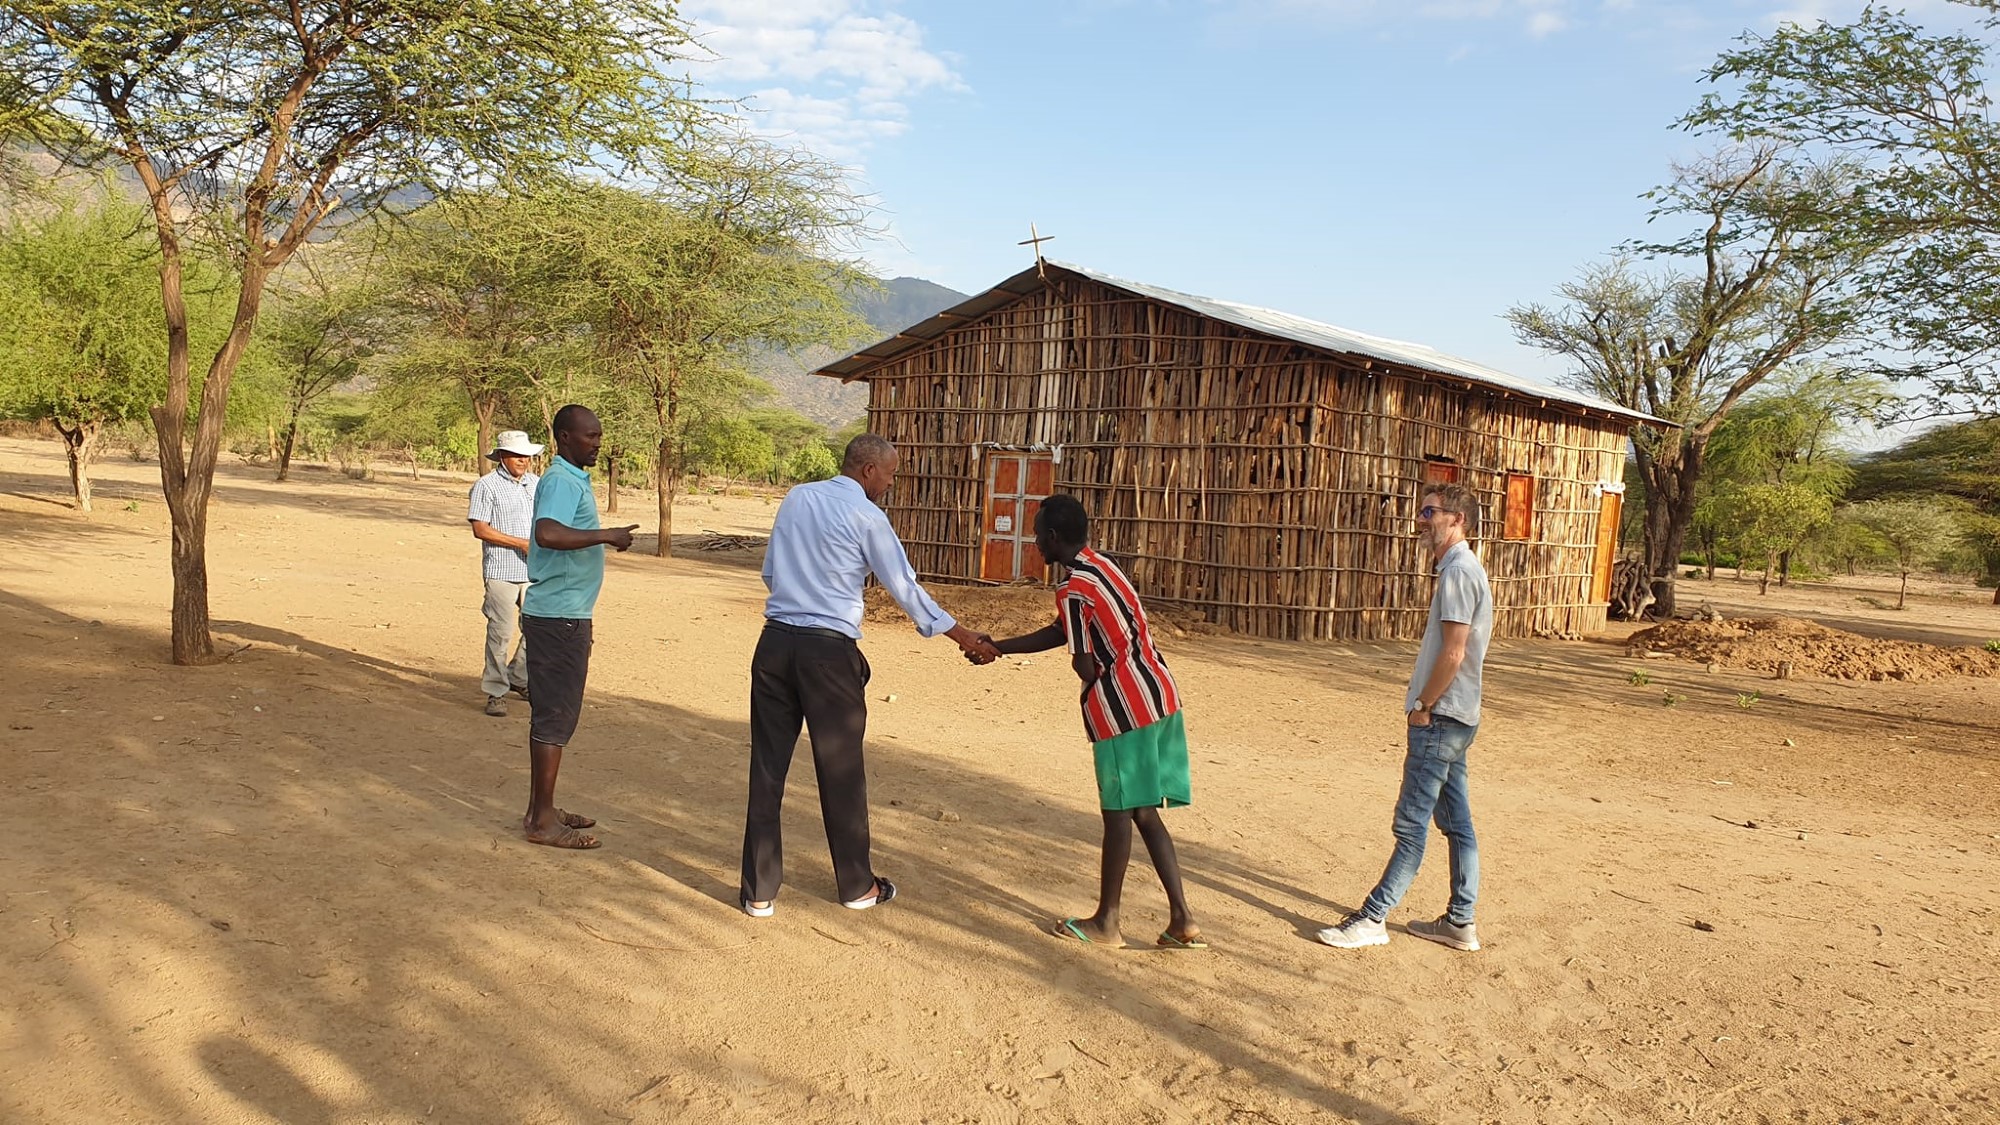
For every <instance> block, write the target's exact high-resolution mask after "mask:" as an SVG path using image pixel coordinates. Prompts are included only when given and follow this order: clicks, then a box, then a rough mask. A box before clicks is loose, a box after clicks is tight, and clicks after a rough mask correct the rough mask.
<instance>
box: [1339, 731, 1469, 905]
mask: <svg viewBox="0 0 2000 1125" xmlns="http://www.w3.org/2000/svg"><path fill="white" fill-rule="evenodd" d="M1409 730H1410V750H1409V753H1408V754H1407V755H1406V756H1405V757H1404V758H1403V791H1402V793H1400V794H1399V795H1398V796H1397V797H1396V819H1395V821H1394V824H1393V831H1394V832H1395V834H1396V850H1395V852H1394V854H1392V855H1390V856H1389V866H1388V867H1387V868H1386V869H1385V870H1383V872H1382V880H1381V882H1379V883H1376V884H1375V889H1374V890H1372V891H1370V892H1368V899H1367V901H1365V902H1363V903H1362V904H1361V913H1363V914H1365V915H1367V916H1368V917H1370V918H1373V919H1374V920H1376V921H1378V922H1379V921H1381V920H1383V919H1384V918H1387V917H1388V916H1389V911H1390V910H1391V909H1393V908H1394V907H1395V905H1396V904H1397V903H1399V902H1401V901H1403V895H1404V894H1405V893H1407V892H1408V891H1409V889H1410V883H1411V882H1412V881H1413V880H1415V879H1416V877H1417V868H1418V867H1419V866H1420V865H1422V863H1423V862H1424V840H1425V837H1426V836H1428V835H1429V834H1430V824H1429V823H1428V822H1429V821H1431V820H1436V821H1437V826H1438V831H1440V832H1443V833H1444V836H1445V839H1446V840H1447V841H1448V842H1449V843H1450V845H1451V906H1450V907H1449V908H1448V909H1447V910H1446V911H1445V917H1446V918H1447V919H1448V920H1449V921H1450V922H1451V923H1452V924H1453V925H1459V926H1463V925H1466V924H1468V923H1470V922H1471V921H1472V920H1473V917H1472V905H1473V902H1474V901H1475V900H1477V899H1478V897H1479V841H1478V840H1477V839H1476V838H1474V836H1473V834H1472V799H1471V797H1470V795H1469V794H1468V793H1467V792H1466V786H1465V752H1466V751H1467V750H1468V749H1470V748H1471V746H1472V738H1473V736H1474V735H1476V734H1478V733H1479V728H1478V727H1476V726H1467V725H1466V724H1464V723H1461V722H1459V721H1458V720H1457V719H1447V718H1445V717H1444V716H1443V715H1433V716H1431V725H1429V726H1427V727H1411V728H1409Z"/></svg>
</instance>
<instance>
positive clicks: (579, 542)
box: [535, 516, 639, 551]
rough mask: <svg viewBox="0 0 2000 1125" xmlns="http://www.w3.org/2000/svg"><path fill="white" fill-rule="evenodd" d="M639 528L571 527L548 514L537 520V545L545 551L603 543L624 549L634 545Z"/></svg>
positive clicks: (567, 549) (634, 525)
mask: <svg viewBox="0 0 2000 1125" xmlns="http://www.w3.org/2000/svg"><path fill="white" fill-rule="evenodd" d="M637 530H639V525H638V524H636V523H635V524H629V525H627V526H625V527H605V528H598V529H596V530H589V529H585V528H578V527H571V526H569V525H568V524H566V523H563V522H562V521H560V520H552V519H550V518H549V517H547V516H543V517H542V518H541V519H538V520H536V521H535V546H537V547H540V548H542V549H543V550H545V551H581V550H583V549H584V548H585V547H595V546H597V545H599V544H603V545H604V546H606V547H610V548H612V549H613V550H618V551H623V550H627V549H629V548H630V547H631V546H632V533H633V532H635V531H637Z"/></svg>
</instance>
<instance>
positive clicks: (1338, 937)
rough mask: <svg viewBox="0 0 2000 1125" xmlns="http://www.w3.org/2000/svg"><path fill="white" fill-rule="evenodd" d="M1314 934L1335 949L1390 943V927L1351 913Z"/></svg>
mask: <svg viewBox="0 0 2000 1125" xmlns="http://www.w3.org/2000/svg"><path fill="white" fill-rule="evenodd" d="M1313 936H1315V937H1317V938H1319V940H1320V941H1322V942H1325V943H1326V944H1327V945H1330V946H1333V947H1334V948H1335V949H1360V948H1362V947H1363V946H1368V945H1387V944H1389V927H1388V926H1386V925H1384V924H1383V923H1381V922H1378V921H1376V920H1375V919H1373V918H1367V917H1363V916H1362V915H1360V914H1349V915H1348V916H1347V917H1345V918H1342V919H1341V920H1340V924H1339V925H1337V926H1328V927H1327V928H1326V929H1324V930H1321V931H1320V932H1319V933H1317V934H1315V935H1313Z"/></svg>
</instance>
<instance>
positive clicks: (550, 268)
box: [381, 188, 610, 449]
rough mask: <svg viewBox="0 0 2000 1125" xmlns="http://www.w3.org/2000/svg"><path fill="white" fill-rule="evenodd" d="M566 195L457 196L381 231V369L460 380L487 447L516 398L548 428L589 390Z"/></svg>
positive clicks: (583, 294)
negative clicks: (386, 343) (384, 346)
mask: <svg viewBox="0 0 2000 1125" xmlns="http://www.w3.org/2000/svg"><path fill="white" fill-rule="evenodd" d="M567 195H568V193H567V192H566V191H565V190H562V189H560V188H549V189H546V190H544V191H541V192H533V193H531V192H509V191H478V192H460V193H457V194H454V195H452V196H449V197H447V198H444V199H440V200H437V201H436V202H434V203H431V204H430V205H428V206H426V207H424V208H423V209H421V210H420V211H418V212H417V213H415V214H414V215H411V216H408V217H407V218H405V219H401V220H399V221H397V222H395V223H393V224H389V225H388V226H387V228H386V231H385V233H386V235H387V241H386V243H385V254H384V260H385V263H386V267H385V272H386V275H387V278H388V282H389V284H388V285H387V287H386V289H385V297H384V301H383V303H382V309H383V313H384V315H385V318H386V320H387V324H388V327H389V331H390V332H391V333H392V334H393V336H394V339H395V343H394V347H393V349H390V350H391V351H392V352H393V355H392V356H391V358H390V359H389V361H388V362H386V363H385V364H383V365H381V372H382V374H383V376H384V377H385V378H386V379H388V380H390V381H393V382H440V383H444V384H446V385H449V386H452V387H455V388H456V389H457V391H458V392H459V393H460V394H462V395H463V396H464V397H465V402H466V405H467V407H468V408H469V409H470V411H471V415H472V418H473V420H474V422H475V423H476V425H477V426H478V430H479V444H480V445H481V447H482V448H486V449H491V448H492V446H491V444H490V443H491V442H492V439H493V433H494V431H495V430H496V429H499V428H500V427H499V425H498V424H497V422H496V419H498V418H499V417H500V414H501V412H502V411H503V410H505V409H506V408H507V406H508V405H509V404H510V403H512V402H513V401H514V400H516V399H533V400H534V401H535V404H536V406H537V407H538V408H539V410H540V412H541V414H542V417H543V422H544V424H545V427H546V426H550V425H552V424H553V418H554V415H555V411H556V409H557V408H559V407H561V406H562V405H563V403H565V402H569V401H572V400H573V399H575V398H576V397H577V393H578V391H580V390H582V389H584V386H583V385H580V384H579V382H578V379H577V376H578V373H579V371H582V372H583V373H586V374H587V373H588V370H589V367H590V364H589V362H588V357H587V355H586V353H587V347H585V346H584V345H583V343H582V341H581V340H580V339H579V333H580V330H581V329H582V328H583V327H584V325H583V323H582V322H581V320H580V318H581V317H582V316H583V315H584V314H583V313H582V312H580V311H579V310H580V308H581V307H582V306H583V305H585V304H586V303H587V302H588V301H589V300H590V296H591V295H590V294H588V293H587V291H586V289H585V283H584V282H583V281H582V280H581V279H580V278H579V276H578V273H577V257H576V254H575V251H574V249H573V247H572V246H571V245H570V244H569V242H568V240H567V239H566V238H564V237H561V236H559V235H558V231H560V230H561V229H562V227H563V225H564V223H565V222H566V220H565V218H564V217H563V216H562V215H561V214H560V213H559V208H560V206H561V201H562V200H563V199H565V198H567ZM585 383H586V384H587V380H586V381H585ZM543 432H544V433H546V432H547V430H546V428H545V429H544V431H543ZM609 436H610V435H607V437H609Z"/></svg>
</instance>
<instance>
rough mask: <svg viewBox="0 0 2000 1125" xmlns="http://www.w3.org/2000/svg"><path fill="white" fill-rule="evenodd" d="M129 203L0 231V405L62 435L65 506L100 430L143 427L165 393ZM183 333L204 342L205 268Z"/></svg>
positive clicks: (147, 259)
mask: <svg viewBox="0 0 2000 1125" xmlns="http://www.w3.org/2000/svg"><path fill="white" fill-rule="evenodd" d="M146 221H147V220H146V215H145V213H144V212H143V211H140V210H136V209H134V208H131V207H124V206H117V205H112V204H100V205H98V206H94V207H90V208H87V209H86V208H82V207H80V206H79V205H76V204H69V205H65V206H61V207H59V208H57V209H55V210H52V211H48V212H46V213H44V214H42V215H40V216H39V217H34V218H28V217H23V216H22V215H21V214H19V213H16V214H15V215H14V216H13V217H12V218H11V219H10V220H9V221H8V223H7V225H6V227H5V229H4V231H0V407H4V409H5V411H6V413H7V414H8V415H10V416H13V417H17V418H24V419H28V420H31V421H44V420H45V421H47V422H49V423H50V424H51V425H53V426H54V427H55V428H56V432H57V433H59V434H61V435H62V439H63V449H64V451H65V453H66V454H67V456H68V460H69V475H70V485H71V488H72V491H73V492H74V494H75V497H76V506H77V507H78V508H80V509H82V510H83V511H86V512H87V511H90V510H91V486H90V468H91V463H92V461H93V460H94V459H95V457H96V454H97V449H98V441H99V439H100V438H101V437H102V436H103V435H104V432H105V430H106V429H107V428H109V427H113V426H118V425H121V424H126V423H135V422H140V421H143V420H144V419H145V418H146V416H147V410H148V408H149V407H150V405H151V404H152V403H154V402H157V401H159V398H160V394H161V392H162V391H163V390H164V389H165V386H166V340H165V338H164V337H162V336H161V334H160V328H159V326H160V291H159V263H160V255H159V251H158V248H157V247H156V246H154V245H152V244H151V239H150V237H149V235H148V232H147V227H146ZM192 272H193V273H194V274H195V278H196V279H195V281H194V283H193V284H192V285H191V289H192V290H193V292H192V293H191V295H190V301H189V304H190V307H191V311H190V331H192V332H194V333H196V334H197V335H198V336H200V337H201V338H204V339H207V340H211V341H212V340H213V339H215V337H216V335H217V332H216V328H217V319H218V316H217V313H218V310H217V309H216V307H215V301H214V300H213V291H212V289H211V288H210V283H211V282H212V271H210V270H208V269H207V268H206V266H203V265H197V266H195V267H194V268H193V270H192Z"/></svg>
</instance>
